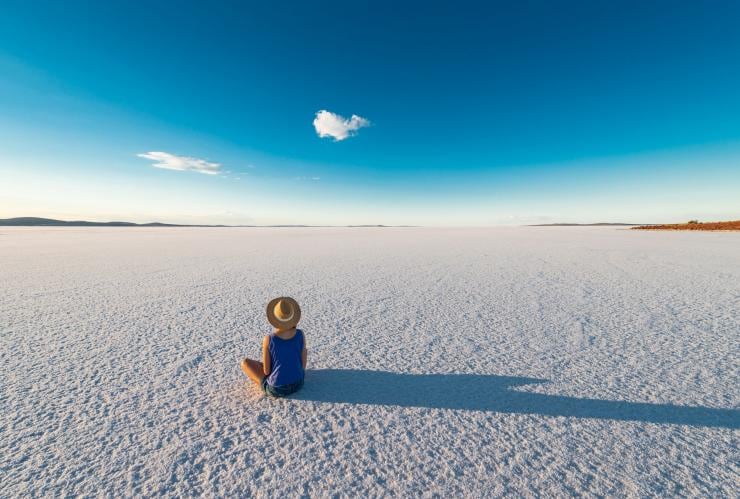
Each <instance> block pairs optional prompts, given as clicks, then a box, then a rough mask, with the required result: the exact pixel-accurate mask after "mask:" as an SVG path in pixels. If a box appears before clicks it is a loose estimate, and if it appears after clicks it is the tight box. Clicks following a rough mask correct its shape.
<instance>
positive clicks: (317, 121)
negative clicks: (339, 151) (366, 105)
mask: <svg viewBox="0 0 740 499" xmlns="http://www.w3.org/2000/svg"><path fill="white" fill-rule="evenodd" d="M366 126H370V122H369V121H368V120H366V119H365V118H363V117H361V116H357V115H356V114H353V115H352V117H351V118H350V119H347V118H345V117H343V116H340V115H338V114H334V113H332V112H331V111H326V110H324V109H322V110H321V111H319V112H318V113H316V118H314V120H313V127H314V128H315V129H316V133H317V134H318V136H319V137H321V138H324V137H332V138H333V139H334V141H335V142H338V141H340V140H344V139H346V138H348V137H351V136H353V135H355V134H356V133H357V130H359V129H360V128H362V127H366Z"/></svg>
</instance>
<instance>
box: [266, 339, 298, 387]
mask: <svg viewBox="0 0 740 499" xmlns="http://www.w3.org/2000/svg"><path fill="white" fill-rule="evenodd" d="M288 333H290V331H288ZM286 336H288V337H287V338H286ZM303 344H304V341H303V331H301V330H300V329H294V330H293V331H292V335H290V334H285V333H283V332H274V333H272V334H271V335H270V346H269V352H270V365H271V366H272V372H270V375H269V376H268V377H267V382H268V383H269V384H270V385H271V386H273V387H283V386H286V385H293V384H295V383H299V382H301V381H303V376H304V372H303V362H302V359H301V354H302V352H303Z"/></svg>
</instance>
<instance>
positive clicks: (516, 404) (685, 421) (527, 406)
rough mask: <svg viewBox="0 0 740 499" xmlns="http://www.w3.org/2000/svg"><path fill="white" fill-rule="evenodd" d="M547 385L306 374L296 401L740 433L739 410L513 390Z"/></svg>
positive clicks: (495, 379)
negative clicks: (457, 411) (631, 422)
mask: <svg viewBox="0 0 740 499" xmlns="http://www.w3.org/2000/svg"><path fill="white" fill-rule="evenodd" d="M546 382H547V380H543V379H536V378H523V377H511V376H494V375H478V374H401V373H393V372H386V371H366V370H356V369H317V370H308V371H307V372H306V384H305V385H304V387H303V389H302V390H301V391H300V392H298V393H297V394H295V395H293V396H291V398H292V399H296V400H309V401H314V402H324V403H343V404H371V405H388V406H400V407H423V408H429V409H456V410H469V411H490V412H498V413H504V414H528V415H535V416H551V417H571V418H586V419H605V420H613V421H637V422H644V423H655V424H673V425H689V426H697V427H702V426H703V427H716V428H731V429H738V428H740V411H738V410H736V409H722V408H710V407H700V406H681V405H671V404H650V403H642V402H626V401H619V400H599V399H589V398H577V397H564V396H560V395H547V394H541V393H528V392H522V391H517V390H514V389H513V388H515V387H517V386H520V385H530V384H533V383H546Z"/></svg>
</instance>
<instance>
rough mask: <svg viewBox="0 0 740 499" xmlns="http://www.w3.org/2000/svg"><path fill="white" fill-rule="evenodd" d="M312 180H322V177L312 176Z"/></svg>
mask: <svg viewBox="0 0 740 499" xmlns="http://www.w3.org/2000/svg"><path fill="white" fill-rule="evenodd" d="M311 180H321V177H311Z"/></svg>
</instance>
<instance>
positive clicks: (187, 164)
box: [137, 151, 221, 175]
mask: <svg viewBox="0 0 740 499" xmlns="http://www.w3.org/2000/svg"><path fill="white" fill-rule="evenodd" d="M137 156H138V157H140V158H144V159H151V160H152V161H154V162H155V163H153V164H152V166H153V167H155V168H164V169H165V170H178V171H190V172H200V173H205V174H207V175H218V174H219V173H221V164H220V163H211V162H210V161H206V160H204V159H198V158H191V157H189V156H177V155H175V154H170V153H168V152H161V151H152V152H145V153H141V154H137Z"/></svg>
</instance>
